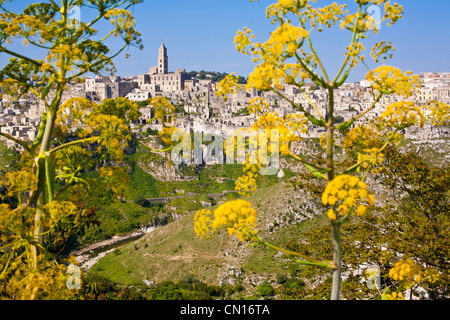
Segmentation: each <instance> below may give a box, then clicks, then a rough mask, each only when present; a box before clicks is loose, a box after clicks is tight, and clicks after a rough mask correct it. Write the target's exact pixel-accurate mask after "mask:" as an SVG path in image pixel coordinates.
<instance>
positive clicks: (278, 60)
mask: <svg viewBox="0 0 450 320" xmlns="http://www.w3.org/2000/svg"><path fill="white" fill-rule="evenodd" d="M250 32H251V30H250V29H248V28H246V29H244V31H238V33H237V35H236V37H235V45H236V49H237V50H238V51H239V52H242V53H245V54H251V55H252V56H253V58H252V59H253V61H254V62H255V63H259V64H258V65H256V67H255V69H254V71H253V72H252V73H251V74H250V75H249V79H248V82H247V86H246V88H247V89H250V88H252V87H254V88H256V89H258V90H261V91H267V90H270V89H271V88H276V89H279V90H281V89H282V86H281V83H282V82H283V81H284V82H289V83H290V82H292V79H293V78H295V77H296V75H297V74H298V73H299V72H301V67H300V65H298V64H287V65H285V64H284V62H285V60H286V59H287V58H289V57H292V56H293V55H294V54H295V53H296V52H297V50H298V49H299V48H300V47H301V45H302V42H303V39H304V38H306V37H308V31H306V30H305V29H304V28H302V27H300V26H294V25H292V24H290V23H283V24H281V25H280V26H279V27H278V28H277V29H276V30H274V31H273V32H272V33H271V35H270V38H269V39H268V40H267V41H266V42H265V43H262V44H261V43H252V42H251V39H252V38H254V35H253V34H251V33H250ZM288 71H289V72H288Z"/></svg>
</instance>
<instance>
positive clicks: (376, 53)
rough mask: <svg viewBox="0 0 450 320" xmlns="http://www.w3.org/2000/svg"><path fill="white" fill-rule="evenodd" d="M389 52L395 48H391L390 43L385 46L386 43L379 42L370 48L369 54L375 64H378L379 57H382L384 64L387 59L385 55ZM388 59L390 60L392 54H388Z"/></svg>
mask: <svg viewBox="0 0 450 320" xmlns="http://www.w3.org/2000/svg"><path fill="white" fill-rule="evenodd" d="M391 50H392V51H394V50H395V48H394V47H393V46H392V42H391V41H389V43H388V44H386V41H381V42H378V43H376V44H375V45H374V46H373V47H372V52H371V53H370V55H371V56H372V58H373V59H374V60H375V62H376V63H378V62H380V56H382V57H383V62H385V61H386V59H387V58H388V56H387V53H388V52H389V51H391ZM389 59H392V53H391V54H389Z"/></svg>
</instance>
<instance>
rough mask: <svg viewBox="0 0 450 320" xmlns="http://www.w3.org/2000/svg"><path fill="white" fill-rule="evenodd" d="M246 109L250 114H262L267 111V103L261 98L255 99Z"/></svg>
mask: <svg viewBox="0 0 450 320" xmlns="http://www.w3.org/2000/svg"><path fill="white" fill-rule="evenodd" d="M247 109H248V111H249V112H250V113H256V114H264V113H266V112H268V111H269V103H268V102H266V101H265V100H264V98H261V97H255V98H253V99H251V100H250V101H249V103H248V106H247Z"/></svg>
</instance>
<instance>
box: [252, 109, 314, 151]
mask: <svg viewBox="0 0 450 320" xmlns="http://www.w3.org/2000/svg"><path fill="white" fill-rule="evenodd" d="M307 124H308V123H307V120H306V118H304V117H303V116H302V115H289V116H287V117H286V120H285V119H283V118H282V117H280V116H278V115H277V114H276V112H273V111H271V112H267V113H265V114H263V115H262V116H260V117H259V118H258V120H256V121H255V122H254V124H253V125H252V129H255V130H258V129H267V132H268V134H269V133H270V130H271V129H276V130H278V134H279V151H280V152H281V153H282V154H284V155H287V154H289V145H290V144H291V142H294V141H299V140H300V136H299V133H300V132H306V130H307ZM268 138H269V139H270V136H269V137H268Z"/></svg>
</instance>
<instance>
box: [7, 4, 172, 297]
mask: <svg viewBox="0 0 450 320" xmlns="http://www.w3.org/2000/svg"><path fill="white" fill-rule="evenodd" d="M7 2H8V1H6V0H1V1H0V9H1V13H0V15H1V21H0V52H1V53H3V54H7V55H9V56H11V60H10V63H9V64H7V65H6V66H4V67H3V69H2V70H1V71H0V86H1V89H2V92H3V94H5V95H9V96H11V97H12V98H13V99H18V98H20V97H22V96H24V95H31V96H34V98H35V99H36V100H37V101H38V102H39V103H41V104H43V105H44V106H45V112H44V113H43V114H42V116H41V123H40V126H39V131H38V134H37V135H36V138H35V140H34V141H31V142H25V141H21V140H18V139H16V138H14V137H12V136H10V135H8V134H6V133H0V135H2V136H3V137H6V138H8V139H10V140H12V141H14V142H16V143H18V144H19V145H20V146H21V147H22V148H23V149H24V151H23V153H22V159H21V164H20V165H21V166H20V170H19V171H16V172H11V173H9V174H7V175H6V176H5V179H4V180H3V181H2V184H3V185H4V186H5V187H6V189H7V195H8V196H15V197H17V199H18V205H17V207H15V208H11V207H10V206H9V205H7V204H0V208H1V209H0V211H1V215H0V234H1V241H0V242H1V248H2V251H1V256H0V267H1V271H0V272H1V273H0V281H1V282H2V284H4V288H5V291H3V292H1V294H2V295H6V296H14V295H15V296H16V298H26V299H33V298H49V297H55V296H56V297H57V295H58V294H67V290H66V289H67V288H66V286H65V283H64V281H65V279H66V278H67V276H66V275H64V272H63V271H64V270H65V266H64V265H58V263H56V259H55V260H54V261H53V262H52V260H47V259H46V255H45V253H46V249H47V247H48V246H49V245H50V243H49V241H48V240H49V239H48V238H49V236H52V234H53V235H55V234H58V233H60V232H63V233H64V234H65V235H67V233H70V232H78V231H80V230H82V229H83V228H84V227H85V226H87V225H88V224H90V223H93V222H94V221H93V220H92V219H90V218H89V217H90V215H91V214H92V211H91V210H90V209H89V208H85V207H84V206H83V201H84V200H85V199H86V198H87V197H89V189H90V188H98V187H104V186H106V187H108V188H109V189H111V190H112V191H113V192H114V193H115V194H116V195H117V196H118V197H122V196H123V194H124V191H125V188H126V186H127V175H126V172H125V170H124V168H123V167H121V166H120V162H121V160H122V158H123V155H124V150H126V149H127V147H128V145H129V143H130V141H132V140H133V136H132V130H131V124H132V122H133V121H135V120H137V119H138V117H139V116H140V112H139V106H138V105H137V104H136V103H134V102H131V101H128V100H126V99H124V98H118V99H114V100H112V99H106V100H104V101H103V102H102V103H100V104H95V103H93V102H91V101H89V100H87V99H85V98H71V99H68V100H66V101H63V94H64V92H65V91H66V90H67V89H68V87H69V86H70V85H71V84H73V83H76V82H79V81H82V77H83V76H84V75H86V74H88V73H94V74H100V73H102V72H105V71H107V72H111V74H113V72H114V71H115V69H114V64H113V59H114V58H115V57H117V56H118V55H119V54H121V53H122V52H123V51H124V50H125V49H127V48H130V47H137V48H139V49H142V43H141V42H142V41H141V38H140V33H139V32H138V31H136V30H135V28H134V26H135V21H134V18H133V16H132V14H131V13H130V11H128V9H129V8H131V7H133V6H134V5H136V4H138V3H140V2H142V1H141V0H96V1H94V0H61V1H60V3H59V4H57V2H56V1H53V0H49V1H47V2H43V3H34V4H31V5H29V6H27V7H26V8H25V9H24V10H23V12H22V13H14V12H12V11H10V10H9V9H8V3H7ZM75 9H77V10H79V12H80V13H81V14H85V13H86V16H92V17H93V19H92V20H90V21H89V22H84V21H81V20H79V19H78V20H77V19H72V18H71V11H73V10H75ZM91 14H92V15H91ZM103 20H106V21H107V22H109V23H110V24H111V28H110V30H109V31H108V32H107V33H106V34H101V32H100V31H99V30H97V29H95V28H96V27H97V26H98V25H99V24H100V22H101V21H103ZM113 38H118V39H120V42H121V43H122V45H121V47H120V48H119V49H118V50H116V51H114V52H112V51H111V50H110V49H109V48H108V46H107V45H106V43H107V41H109V40H110V39H113ZM16 39H20V40H22V41H23V44H24V45H27V46H29V47H32V48H34V49H36V50H40V52H43V53H44V54H45V59H44V60H41V59H37V58H34V56H35V55H33V51H28V50H27V51H26V52H27V53H29V55H26V54H23V53H20V52H18V51H15V49H13V48H14V47H13V46H12V42H13V41H15V40H16ZM127 56H128V54H127ZM151 103H152V104H153V106H154V108H155V114H156V116H155V117H158V118H162V117H166V116H167V110H168V111H169V112H170V110H171V107H170V106H169V105H170V104H168V103H167V101H163V99H162V100H158V101H156V100H155V101H152V102H151ZM166 107H167V108H168V109H167V108H166ZM92 169H97V170H99V171H100V179H95V180H94V179H83V178H82V175H81V174H82V173H83V172H85V171H87V170H92ZM68 189H70V190H71V195H72V197H71V198H68V199H66V198H63V196H62V195H63V194H64V193H65V192H66V191H67V190H68ZM46 238H47V241H46ZM50 242H51V241H50ZM71 261H72V262H73V260H71ZM52 272H53V274H52ZM19 275H25V276H26V277H23V279H20V276H19ZM52 277H53V278H52ZM50 278H52V279H53V280H52V281H56V282H58V281H59V280H61V281H62V282H58V283H59V284H55V290H54V292H53V291H52V290H53V289H52V287H51V283H50V284H49V286H47V285H44V284H43V282H45V281H46V280H45V279H47V280H48V279H50ZM58 279H59V280H58ZM49 281H50V280H49ZM72 291H73V292H74V291H75V290H72ZM62 292H64V293H62ZM72 294H73V293H72ZM68 296H70V294H68ZM64 297H66V296H64Z"/></svg>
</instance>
